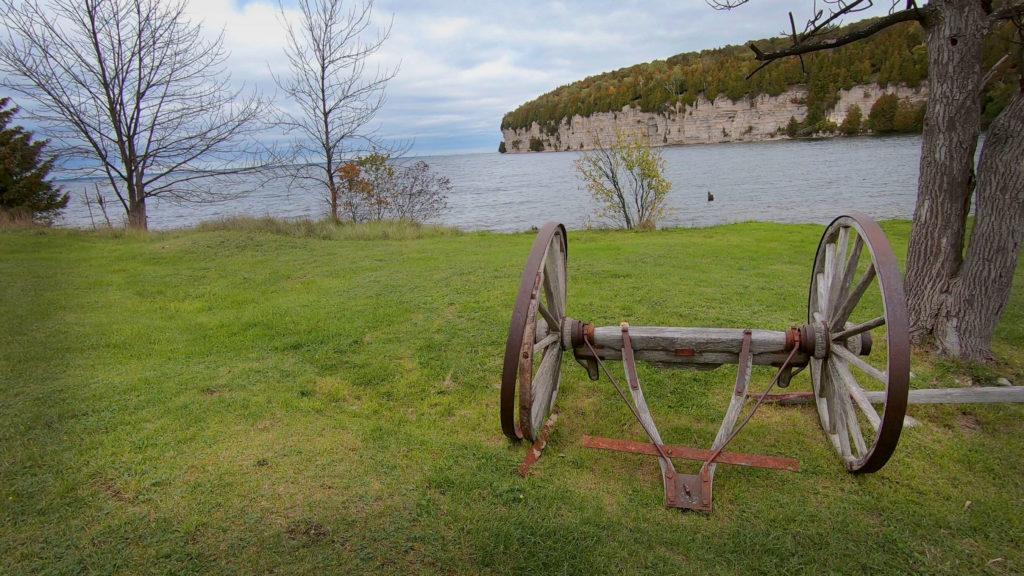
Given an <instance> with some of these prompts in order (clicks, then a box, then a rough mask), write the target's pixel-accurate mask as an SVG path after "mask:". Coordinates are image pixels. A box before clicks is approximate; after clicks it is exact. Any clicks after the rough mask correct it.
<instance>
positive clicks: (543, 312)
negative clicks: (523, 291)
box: [537, 301, 560, 332]
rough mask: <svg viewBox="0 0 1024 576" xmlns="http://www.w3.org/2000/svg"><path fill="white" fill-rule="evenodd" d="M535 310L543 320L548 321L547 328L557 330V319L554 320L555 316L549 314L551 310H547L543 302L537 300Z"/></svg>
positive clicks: (558, 327)
mask: <svg viewBox="0 0 1024 576" xmlns="http://www.w3.org/2000/svg"><path fill="white" fill-rule="evenodd" d="M537 311H538V312H540V315H541V316H543V317H544V321H545V322H547V323H548V328H549V329H550V330H551V331H552V332H557V331H558V330H559V329H560V326H559V325H558V320H555V317H554V316H552V315H551V312H549V311H548V309H547V308H546V307H545V306H544V304H543V303H541V302H539V301H538V302H537Z"/></svg>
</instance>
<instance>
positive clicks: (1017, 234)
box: [932, 90, 1024, 360]
mask: <svg viewBox="0 0 1024 576" xmlns="http://www.w3.org/2000/svg"><path fill="white" fill-rule="evenodd" d="M975 195H976V197H977V200H976V202H977V209H976V213H975V221H976V224H975V226H974V230H973V233H972V234H971V239H970V245H969V247H968V249H967V256H966V258H965V259H964V262H963V264H962V265H961V266H960V270H959V273H958V274H957V275H956V276H954V277H953V278H952V279H950V280H949V281H948V282H947V283H946V284H947V285H948V290H947V294H946V295H945V297H944V298H943V299H942V301H941V303H940V306H939V308H938V310H937V311H936V313H935V317H934V318H935V320H934V326H933V331H932V333H933V334H934V336H935V339H936V341H937V343H938V344H939V346H941V347H942V349H943V350H944V351H945V352H946V353H948V354H950V355H953V356H958V357H961V358H969V359H975V360H981V359H989V358H990V357H991V352H990V349H989V342H991V339H992V335H993V333H994V332H995V329H996V324H997V322H998V321H999V318H1000V317H1001V316H1002V314H1003V310H1004V309H1005V307H1006V303H1007V302H1008V301H1009V299H1010V289H1011V287H1012V285H1013V274H1014V270H1015V269H1016V267H1017V262H1018V258H1019V257H1020V245H1021V241H1022V240H1024V94H1022V93H1021V92H1020V91H1019V90H1018V92H1017V94H1016V95H1015V96H1014V98H1013V99H1012V100H1011V101H1010V103H1009V105H1007V107H1006V108H1005V109H1004V110H1003V112H1002V113H1001V114H1000V115H999V116H998V117H997V118H996V120H995V121H994V122H993V123H992V125H991V126H990V127H989V130H988V134H987V135H986V137H985V144H984V146H983V147H982V151H981V161H980V163H979V165H978V184H977V187H976V189H975Z"/></svg>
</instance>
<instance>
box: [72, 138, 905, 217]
mask: <svg viewBox="0 0 1024 576" xmlns="http://www.w3.org/2000/svg"><path fill="white" fill-rule="evenodd" d="M660 150H661V152H662V154H663V155H664V158H665V163H666V168H667V170H666V172H667V174H666V175H667V176H668V178H669V179H670V180H671V181H672V184H673V188H672V192H671V193H670V201H669V205H670V207H671V209H672V212H671V214H670V215H669V217H668V218H667V219H666V220H665V221H664V222H663V223H662V225H665V226H710V225H714V224H723V223H728V222H741V221H746V220H766V221H772V222H813V223H827V222H828V221H829V220H831V219H832V218H833V217H834V216H836V215H837V214H839V213H842V212H847V211H851V210H857V211H861V212H865V213H867V214H869V215H871V216H873V217H875V218H877V219H884V218H909V217H910V216H912V214H913V210H914V198H915V195H916V192H917V177H918V162H919V154H920V150H921V138H920V137H919V136H896V137H861V138H836V139H827V140H798V141H790V140H783V141H777V142H763V143H755V144H752V143H747V144H711V145H701V146H685V147H674V148H661V149H660ZM578 156H579V154H578V153H575V152H549V153H542V154H498V153H488V154H466V155H456V156H433V157H424V158H423V160H425V161H426V162H427V163H429V164H430V165H431V166H432V167H433V168H434V169H435V170H437V171H438V172H440V173H441V174H444V175H445V176H448V178H450V179H451V182H452V185H453V187H454V189H453V190H452V193H451V195H450V197H449V201H448V204H449V208H448V211H447V212H446V213H445V214H444V215H443V216H442V217H441V218H440V222H441V223H443V224H449V225H453V226H457V227H459V228H462V229H465V230H497V231H518V230H526V229H528V228H530V227H531V226H539V225H541V224H543V223H544V222H546V221H548V220H558V221H561V222H563V223H565V224H566V225H567V226H569V227H570V228H582V227H584V226H586V225H587V222H588V221H589V220H590V219H591V215H592V214H593V213H594V208H595V206H594V203H593V200H592V199H591V198H590V196H589V194H588V193H587V191H586V190H585V189H584V188H583V186H582V184H581V182H580V181H579V180H578V178H577V176H576V173H575V167H574V161H575V159H576V158H577V157H578ZM61 184H62V186H63V187H64V188H65V190H67V191H68V192H71V194H72V200H71V204H70V205H69V206H68V209H67V210H66V211H65V216H64V219H63V222H62V224H63V225H66V226H82V227H89V226H91V223H90V218H89V213H88V211H87V210H86V206H85V203H84V202H83V200H82V196H81V194H82V192H83V191H84V190H92V186H93V185H94V183H93V182H85V181H79V180H72V181H65V182H62V183H61ZM709 191H710V192H712V193H713V194H714V195H715V201H714V202H708V201H707V193H708V192H709ZM150 202H151V205H150V207H149V214H150V226H151V227H152V228H158V229H159V228H179V227H186V226H191V225H194V224H196V223H198V222H201V221H203V220H211V219H216V218H221V217H224V216H232V215H250V216H265V215H270V216H275V217H282V218H296V217H313V218H318V217H322V216H323V215H324V203H323V199H322V197H321V196H320V195H318V194H317V193H315V192H314V191H311V190H303V189H300V188H293V189H290V190H289V189H288V187H287V186H286V185H285V183H284V182H280V183H277V184H272V185H270V186H264V187H262V188H259V189H257V190H254V191H252V192H251V193H250V194H248V195H247V196H245V197H243V198H240V199H237V200H232V201H230V202H224V203H219V204H211V205H186V206H178V205H172V204H168V203H166V202H159V201H157V202H153V201H152V200H151V201H150ZM114 215H115V213H114V212H112V213H111V216H114ZM117 216H118V218H120V214H117Z"/></svg>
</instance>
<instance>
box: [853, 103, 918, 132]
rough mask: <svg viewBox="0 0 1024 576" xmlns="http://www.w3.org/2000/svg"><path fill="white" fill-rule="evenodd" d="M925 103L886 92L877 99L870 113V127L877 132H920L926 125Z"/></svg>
mask: <svg viewBox="0 0 1024 576" xmlns="http://www.w3.org/2000/svg"><path fill="white" fill-rule="evenodd" d="M924 113H925V105H924V104H915V103H912V102H907V101H901V100H900V99H899V98H898V97H897V96H896V95H895V94H886V95H884V96H882V97H881V98H879V99H878V100H876V101H875V103H874V105H873V106H871V112H870V113H869V114H868V122H867V124H868V128H870V129H871V130H872V131H873V132H875V133H876V134H905V133H913V132H920V131H921V130H922V128H923V127H924Z"/></svg>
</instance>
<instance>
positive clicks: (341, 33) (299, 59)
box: [274, 0, 398, 220]
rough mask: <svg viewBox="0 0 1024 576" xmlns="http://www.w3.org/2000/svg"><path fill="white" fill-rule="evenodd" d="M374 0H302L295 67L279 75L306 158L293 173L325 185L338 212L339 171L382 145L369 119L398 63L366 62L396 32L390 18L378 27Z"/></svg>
mask: <svg viewBox="0 0 1024 576" xmlns="http://www.w3.org/2000/svg"><path fill="white" fill-rule="evenodd" d="M373 6H374V3H373V0H365V1H362V0H357V1H356V2H353V3H351V4H350V3H346V2H345V1H344V0H299V1H298V6H297V8H298V12H299V14H298V17H297V18H291V19H290V18H289V16H288V13H287V12H286V11H285V9H284V6H283V5H280V6H279V8H280V14H281V19H282V21H283V22H284V23H285V26H286V28H287V46H286V48H285V57H286V59H287V61H288V65H289V67H290V74H289V75H286V76H277V75H275V76H274V80H275V82H276V83H277V85H278V87H279V88H280V89H281V91H282V92H284V94H285V95H286V96H287V100H288V103H289V108H288V109H286V110H284V111H283V112H282V115H281V118H280V119H279V124H280V126H281V127H282V128H283V129H284V130H285V132H286V133H288V134H291V135H293V136H294V137H295V141H294V142H293V152H294V154H295V155H296V156H297V157H298V158H299V159H300V162H299V163H298V164H296V165H295V166H294V167H293V169H292V170H290V175H291V177H292V178H293V179H295V180H298V179H303V180H310V181H313V182H317V183H320V184H322V185H323V186H324V188H323V190H324V193H325V195H326V199H327V203H328V206H329V212H330V215H331V217H332V218H333V219H335V220H337V219H338V218H339V216H338V213H339V206H340V199H339V195H340V194H342V193H343V190H342V187H341V183H340V181H339V179H338V175H337V171H338V169H339V168H340V167H341V166H342V165H343V164H344V163H345V161H346V160H349V159H352V158H353V157H354V156H355V155H356V154H358V153H365V152H370V151H373V150H376V149H377V148H379V147H380V146H379V143H377V142H375V140H376V138H375V133H374V132H375V131H374V129H373V127H372V125H371V123H372V122H373V119H374V117H375V116H376V114H377V112H378V111H379V110H380V108H381V107H382V106H383V105H384V102H385V91H384V90H385V87H386V86H387V83H388V82H389V81H390V80H391V79H392V78H394V77H395V75H396V74H397V72H398V70H397V68H396V69H390V70H389V69H381V68H377V69H376V70H374V71H369V70H367V60H368V58H369V57H370V56H372V55H373V54H376V53H377V52H378V51H379V50H380V49H381V46H383V44H384V42H385V41H386V40H387V39H388V37H389V36H390V34H391V24H390V23H389V24H388V25H386V26H384V27H383V28H380V29H378V30H376V31H375V32H376V33H375V34H373V33H372V32H373V31H372V30H371V28H372V27H373V21H372V15H373Z"/></svg>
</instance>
